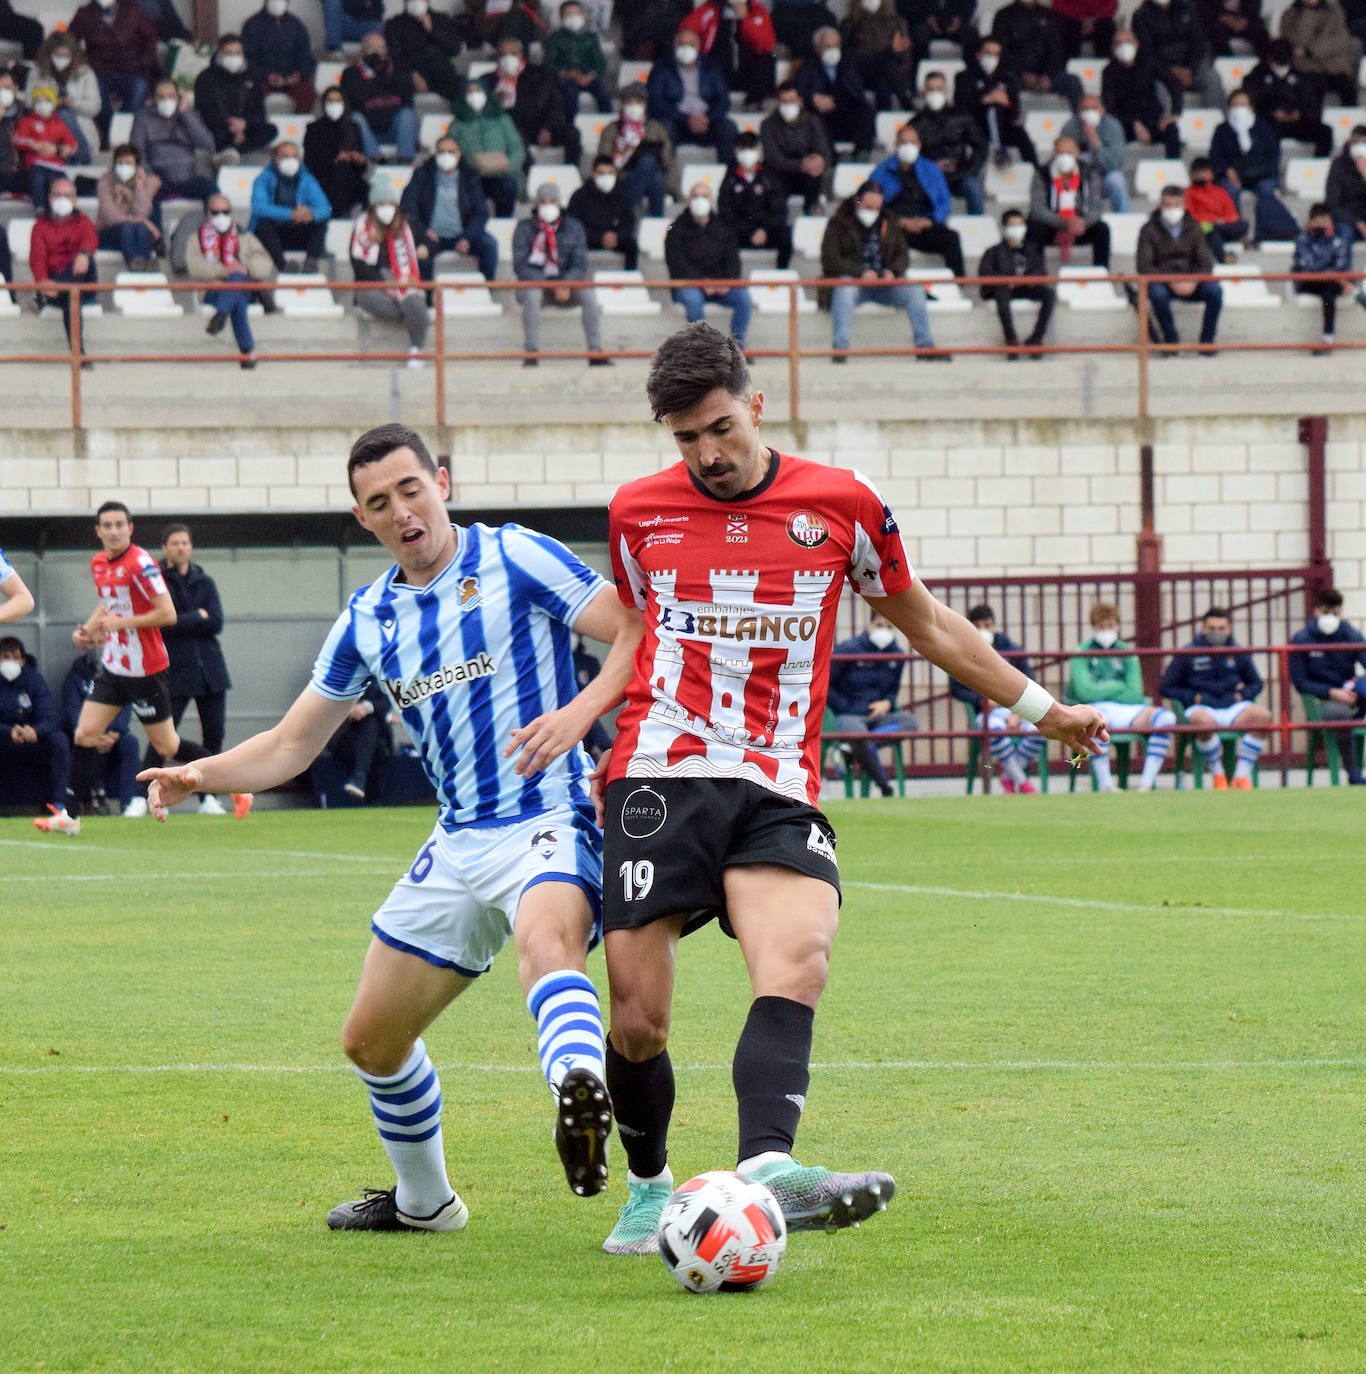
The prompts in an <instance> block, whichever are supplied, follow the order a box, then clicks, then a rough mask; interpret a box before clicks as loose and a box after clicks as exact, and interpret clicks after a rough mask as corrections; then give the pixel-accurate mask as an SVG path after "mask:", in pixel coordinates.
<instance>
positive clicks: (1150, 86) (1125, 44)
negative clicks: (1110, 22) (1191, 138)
mask: <svg viewBox="0 0 1366 1374" xmlns="http://www.w3.org/2000/svg"><path fill="white" fill-rule="evenodd" d="M1113 51H1114V61H1113V62H1107V63H1106V64H1105V70H1104V71H1103V72H1102V73H1101V75H1100V94H1101V98H1102V100H1103V101H1104V102H1105V108H1106V109H1107V110H1109V111H1110V113H1111V114H1113V115H1114V117H1115V118H1116V119H1117V120H1119V122H1120V124H1121V125H1122V126H1123V128H1124V136H1125V138H1127V139H1128V140H1129V142H1131V143H1139V144H1143V145H1147V144H1153V143H1161V144H1162V145H1163V147H1164V150H1165V153H1166V156H1167V157H1169V158H1179V157H1180V156H1181V129H1180V127H1179V126H1178V124H1177V122H1176V116H1175V115H1174V114H1173V113H1172V110H1173V109H1174V108H1176V106H1177V102H1178V99H1179V97H1178V96H1177V94H1176V93H1175V92H1173V91H1171V90H1169V89H1168V88H1167V87H1166V85H1165V78H1164V77H1163V75H1162V74H1161V73H1160V72H1159V71H1158V69H1157V67H1156V66H1155V65H1154V64H1153V63H1152V62H1151V61H1150V60H1149V58H1148V55H1147V54H1146V53H1145V52H1143V51H1142V50H1141V49H1140V48H1139V45H1138V40H1137V39H1136V38H1135V37H1134V35H1133V34H1132V33H1130V32H1129V30H1128V29H1121V30H1120V31H1119V32H1118V33H1117V34H1116V35H1115V45H1114V49H1113Z"/></svg>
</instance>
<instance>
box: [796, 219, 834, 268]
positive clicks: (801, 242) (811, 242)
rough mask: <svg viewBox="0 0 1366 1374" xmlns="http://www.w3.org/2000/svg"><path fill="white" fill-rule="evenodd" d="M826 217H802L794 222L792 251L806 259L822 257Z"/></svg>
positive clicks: (817, 259)
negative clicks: (822, 240)
mask: <svg viewBox="0 0 1366 1374" xmlns="http://www.w3.org/2000/svg"><path fill="white" fill-rule="evenodd" d="M825 225H826V219H825V216H824V215H801V216H799V217H798V218H797V219H795V220H794V221H793V222H792V250H793V252H796V253H800V254H801V255H802V256H803V257H804V258H815V259H816V261H817V262H819V261H820V257H821V239H823V238H824V237H825Z"/></svg>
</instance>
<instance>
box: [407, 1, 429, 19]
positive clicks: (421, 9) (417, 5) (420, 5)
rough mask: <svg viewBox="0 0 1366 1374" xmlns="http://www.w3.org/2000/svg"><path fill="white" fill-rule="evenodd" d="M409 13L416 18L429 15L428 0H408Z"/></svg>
mask: <svg viewBox="0 0 1366 1374" xmlns="http://www.w3.org/2000/svg"><path fill="white" fill-rule="evenodd" d="M408 13H409V14H411V15H412V16H413V18H414V19H424V18H426V15H427V0H408Z"/></svg>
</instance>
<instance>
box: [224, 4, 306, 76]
mask: <svg viewBox="0 0 1366 1374" xmlns="http://www.w3.org/2000/svg"><path fill="white" fill-rule="evenodd" d="M242 51H243V53H244V54H246V59H247V70H248V71H250V72H251V73H252V75H253V76H255V77H256V79H257V80H258V81H259V80H260V79H261V78H262V77H263V76H266V75H268V74H269V73H271V72H274V73H275V74H276V75H277V76H290V75H292V74H293V73H294V72H299V73H301V74H302V75H303V76H312V75H313V73H314V71H315V69H316V68H317V66H318V59H317V58H316V57H314V56H313V43H312V40H311V39H310V38H309V36H308V30H307V29H306V28H305V27H304V22H303V20H302V19H300V18H299V17H298V15H294V14H284V15H282V16H281V17H280V18H279V19H273V18H271V16H270V15H268V14H267V13H266V12H265V10H263V9H262V10H257V12H256V13H255V14H253V15H252V16H251V18H250V19H248V20H247V22H246V23H245V24H243V25H242Z"/></svg>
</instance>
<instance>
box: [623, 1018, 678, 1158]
mask: <svg viewBox="0 0 1366 1374" xmlns="http://www.w3.org/2000/svg"><path fill="white" fill-rule="evenodd" d="M607 1091H608V1092H609V1093H611V1095H612V1110H613V1112H614V1113H615V1115H616V1118H617V1131H618V1132H619V1133H620V1135H621V1143H622V1146H623V1147H624V1148H625V1150H626V1162H627V1164H628V1165H629V1166H630V1169H631V1172H632V1173H633V1174H635V1175H636V1176H637V1177H638V1178H653V1177H654V1176H655V1175H656V1174H658V1173H661V1172H663V1169H664V1166H665V1164H667V1163H668V1160H669V1118H670V1117H671V1116H672V1115H673V1110H674V1066H673V1062H672V1061H671V1060H670V1059H669V1051H668V1050H661V1051H660V1052H659V1053H658V1054H657V1055H655V1057H654V1058H653V1059H646V1060H644V1061H642V1062H641V1063H639V1064H633V1063H632V1062H631V1061H630V1060H629V1059H627V1058H626V1056H625V1055H623V1054H620V1053H619V1052H618V1051H617V1049H616V1047H615V1046H614V1045H613V1044H612V1038H611V1036H610V1035H609V1036H608V1038H607Z"/></svg>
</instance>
